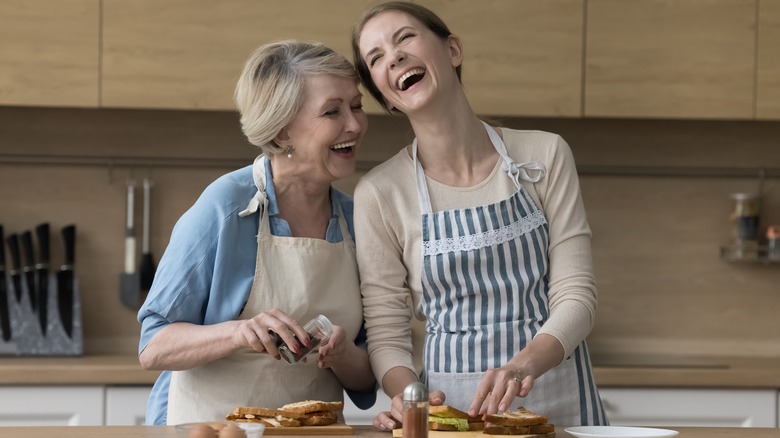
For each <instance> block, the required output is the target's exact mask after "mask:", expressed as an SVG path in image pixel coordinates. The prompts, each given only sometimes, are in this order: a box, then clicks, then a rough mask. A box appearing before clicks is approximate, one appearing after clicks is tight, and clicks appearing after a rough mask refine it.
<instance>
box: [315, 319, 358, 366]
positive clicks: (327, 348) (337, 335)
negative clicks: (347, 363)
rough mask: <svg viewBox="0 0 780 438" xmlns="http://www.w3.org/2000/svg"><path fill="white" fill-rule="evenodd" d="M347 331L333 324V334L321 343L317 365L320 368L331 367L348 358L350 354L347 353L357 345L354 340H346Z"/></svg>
mask: <svg viewBox="0 0 780 438" xmlns="http://www.w3.org/2000/svg"><path fill="white" fill-rule="evenodd" d="M346 338H347V332H346V330H344V327H342V326H340V325H334V326H333V334H331V335H330V337H329V338H328V339H326V340H325V342H323V343H322V344H320V348H319V350H320V351H319V354H318V355H317V366H319V367H320V368H331V367H333V366H338V365H339V364H341V362H342V361H343V360H348V359H349V357H348V356H349V355H348V354H345V353H346V352H348V351H349V349H350V347H355V343H354V342H350V341H347V340H346Z"/></svg>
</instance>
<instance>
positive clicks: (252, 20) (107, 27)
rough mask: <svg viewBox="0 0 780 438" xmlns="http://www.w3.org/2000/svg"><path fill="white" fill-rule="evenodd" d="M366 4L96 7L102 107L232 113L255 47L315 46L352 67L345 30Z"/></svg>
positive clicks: (107, 2) (283, 0) (187, 0)
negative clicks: (288, 42) (289, 42)
mask: <svg viewBox="0 0 780 438" xmlns="http://www.w3.org/2000/svg"><path fill="white" fill-rule="evenodd" d="M370 3H371V0H338V1H321V0H294V1H291V0H264V1H256V0H231V1H226V2H220V1H213V0H166V1H158V0H132V1H127V0H103V68H102V73H103V75H102V105H103V106H105V107H127V108H172V109H209V110H233V109H235V105H234V104H233V91H234V89H235V85H236V80H237V79H238V76H239V74H240V73H241V70H242V68H243V66H244V62H245V61H246V59H247V58H248V57H249V55H250V54H251V52H252V51H253V50H254V49H255V48H257V47H259V46H260V45H262V44H265V43H268V42H271V41H275V40H281V39H288V38H292V39H298V40H304V41H320V42H322V43H324V44H326V45H328V46H330V47H332V48H333V49H335V50H337V51H339V52H341V53H343V54H344V55H345V56H347V58H348V59H350V60H351V59H352V56H351V49H350V36H351V29H352V24H353V23H354V22H355V21H357V19H358V18H359V17H360V14H361V13H362V11H363V9H364V8H365V7H366V5H368V4H370ZM370 100H371V99H370V97H369V96H366V97H365V98H364V103H366V104H367V105H366V106H367V107H370V106H371V103H370ZM375 108H377V107H376V106H375Z"/></svg>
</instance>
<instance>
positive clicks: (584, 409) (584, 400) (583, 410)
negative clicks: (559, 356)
mask: <svg viewBox="0 0 780 438" xmlns="http://www.w3.org/2000/svg"><path fill="white" fill-rule="evenodd" d="M579 351H580V347H577V348H576V349H575V350H574V354H572V356H574V360H575V364H576V365H577V389H578V390H579V395H580V423H581V424H591V423H588V417H589V415H588V397H587V395H586V394H585V378H586V377H585V375H584V374H583V373H582V372H581V370H582V358H581V357H580V355H579Z"/></svg>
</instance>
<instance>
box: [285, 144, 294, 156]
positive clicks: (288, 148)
mask: <svg viewBox="0 0 780 438" xmlns="http://www.w3.org/2000/svg"><path fill="white" fill-rule="evenodd" d="M284 153H285V154H287V158H292V154H293V146H292V145H289V146H287V147H286V148H284Z"/></svg>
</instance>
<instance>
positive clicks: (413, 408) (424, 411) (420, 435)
mask: <svg viewBox="0 0 780 438" xmlns="http://www.w3.org/2000/svg"><path fill="white" fill-rule="evenodd" d="M403 399H404V407H403V426H402V428H401V433H402V436H403V438H428V387H426V386H425V385H423V384H422V383H419V382H414V383H410V384H409V385H408V386H407V387H406V388H405V389H404V395H403Z"/></svg>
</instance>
